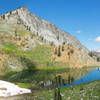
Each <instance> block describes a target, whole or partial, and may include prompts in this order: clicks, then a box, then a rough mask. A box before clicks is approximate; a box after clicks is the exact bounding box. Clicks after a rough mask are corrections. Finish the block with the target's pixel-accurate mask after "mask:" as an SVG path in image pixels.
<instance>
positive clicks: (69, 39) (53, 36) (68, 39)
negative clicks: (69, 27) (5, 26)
mask: <svg viewBox="0 0 100 100" xmlns="http://www.w3.org/2000/svg"><path fill="white" fill-rule="evenodd" d="M0 19H3V20H6V22H7V23H17V24H23V25H24V26H25V27H26V28H27V29H28V30H29V31H31V32H32V33H33V34H36V35H38V36H41V37H43V38H44V39H45V40H46V41H49V42H53V43H54V44H55V45H61V44H63V43H66V44H71V45H73V46H74V47H76V48H80V49H83V50H85V51H88V50H87V49H86V48H85V47H84V46H83V45H82V44H81V43H80V42H79V41H78V40H77V38H76V37H75V36H72V35H71V34H69V33H67V32H64V31H62V30H60V29H59V28H57V27H56V25H54V24H52V23H50V22H48V21H46V20H43V19H41V18H39V17H38V16H36V15H34V14H31V13H30V12H29V10H28V8H27V7H22V8H18V9H16V10H14V11H12V12H10V13H6V14H4V15H2V16H1V17H0Z"/></svg>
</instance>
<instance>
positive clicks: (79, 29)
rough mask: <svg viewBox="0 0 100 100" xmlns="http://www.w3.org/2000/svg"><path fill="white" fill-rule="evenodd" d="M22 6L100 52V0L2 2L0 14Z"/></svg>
mask: <svg viewBox="0 0 100 100" xmlns="http://www.w3.org/2000/svg"><path fill="white" fill-rule="evenodd" d="M21 6H27V7H28V8H29V10H30V11H31V12H32V13H33V14H36V15H38V16H39V17H41V18H43V19H45V20H48V21H50V22H52V23H54V24H56V26H57V27H59V28H60V29H62V30H64V31H67V32H69V33H71V34H72V35H74V36H76V37H77V38H78V39H79V40H80V42H81V43H82V44H84V45H85V46H86V47H87V48H88V49H90V50H97V49H98V50H100V0H0V14H2V13H5V12H7V11H11V10H14V9H16V8H18V7H21Z"/></svg>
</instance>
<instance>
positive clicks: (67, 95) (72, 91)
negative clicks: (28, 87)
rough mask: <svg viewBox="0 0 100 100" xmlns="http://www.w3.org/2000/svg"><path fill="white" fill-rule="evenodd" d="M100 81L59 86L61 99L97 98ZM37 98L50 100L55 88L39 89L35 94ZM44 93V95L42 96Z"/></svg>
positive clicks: (96, 99)
mask: <svg viewBox="0 0 100 100" xmlns="http://www.w3.org/2000/svg"><path fill="white" fill-rule="evenodd" d="M99 92H100V81H94V82H91V83H85V84H82V85H77V86H73V87H65V88H61V96H62V100H99V98H100V93H99ZM35 95H36V96H37V98H38V100H41V99H42V98H43V100H51V99H53V98H54V95H55V90H54V89H53V90H41V91H39V92H38V93H36V94H35ZM44 95H45V96H44Z"/></svg>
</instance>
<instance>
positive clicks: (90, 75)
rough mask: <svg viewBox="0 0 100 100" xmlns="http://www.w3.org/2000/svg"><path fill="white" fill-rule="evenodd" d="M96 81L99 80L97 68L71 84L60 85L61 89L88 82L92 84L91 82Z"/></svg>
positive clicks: (99, 75)
mask: <svg viewBox="0 0 100 100" xmlns="http://www.w3.org/2000/svg"><path fill="white" fill-rule="evenodd" d="M96 80H100V68H99V67H97V68H94V69H93V70H92V71H91V72H89V73H88V74H87V75H85V76H84V77H82V78H80V79H78V80H76V81H74V82H72V83H71V84H68V83H66V84H65V85H62V86H61V88H64V87H69V86H75V85H79V84H84V83H88V82H93V81H96Z"/></svg>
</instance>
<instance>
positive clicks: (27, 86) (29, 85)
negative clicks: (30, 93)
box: [15, 83, 32, 88]
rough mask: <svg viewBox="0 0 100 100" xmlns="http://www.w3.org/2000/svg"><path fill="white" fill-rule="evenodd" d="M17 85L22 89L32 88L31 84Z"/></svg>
mask: <svg viewBox="0 0 100 100" xmlns="http://www.w3.org/2000/svg"><path fill="white" fill-rule="evenodd" d="M15 84H16V85H18V86H19V87H22V88H30V87H32V84H31V83H15Z"/></svg>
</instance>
